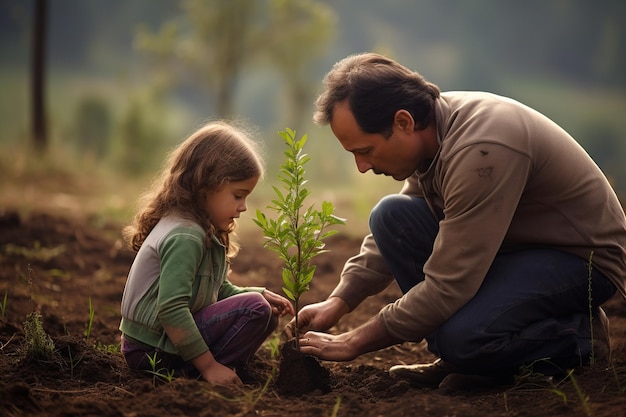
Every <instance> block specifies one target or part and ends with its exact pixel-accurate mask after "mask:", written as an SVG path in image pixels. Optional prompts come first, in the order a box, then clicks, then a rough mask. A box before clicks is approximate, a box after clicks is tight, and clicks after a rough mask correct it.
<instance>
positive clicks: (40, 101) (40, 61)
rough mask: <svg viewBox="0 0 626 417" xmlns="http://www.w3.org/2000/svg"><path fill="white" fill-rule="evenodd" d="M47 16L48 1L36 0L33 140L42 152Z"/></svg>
mask: <svg viewBox="0 0 626 417" xmlns="http://www.w3.org/2000/svg"><path fill="white" fill-rule="evenodd" d="M47 16H48V4H47V0H36V1H35V8H34V24H33V40H32V54H33V55H32V140H33V143H34V145H35V148H36V149H37V150H38V151H40V152H43V151H45V150H46V148H47V146H48V131H47V129H46V94H45V92H46V26H47V25H46V22H47Z"/></svg>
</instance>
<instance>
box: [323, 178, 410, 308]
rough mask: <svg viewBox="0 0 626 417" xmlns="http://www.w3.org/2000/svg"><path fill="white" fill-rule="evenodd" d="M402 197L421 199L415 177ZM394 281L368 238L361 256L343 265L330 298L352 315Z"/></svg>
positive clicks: (370, 236)
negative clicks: (341, 302)
mask: <svg viewBox="0 0 626 417" xmlns="http://www.w3.org/2000/svg"><path fill="white" fill-rule="evenodd" d="M401 194H407V195H414V196H421V195H422V192H421V190H420V188H419V185H418V182H417V177H416V176H412V177H409V178H408V179H407V180H406V182H405V184H404V187H403V188H402V191H401ZM393 280H394V278H393V275H392V274H391V272H390V271H389V268H388V267H387V263H386V262H385V260H384V259H383V256H382V255H381V254H380V251H379V250H378V246H376V242H374V237H373V236H372V235H371V234H369V235H367V236H366V237H365V238H364V239H363V242H362V243H361V249H360V251H359V253H358V254H357V255H355V256H353V257H352V258H350V259H348V261H347V262H346V264H345V265H344V267H343V271H342V272H341V278H340V280H339V284H338V285H337V287H336V288H335V289H334V290H333V292H332V293H331V294H330V297H339V298H341V299H343V300H344V301H345V302H346V303H347V304H348V306H349V307H350V310H351V311H352V310H354V309H355V308H356V307H357V306H358V305H359V304H360V303H361V302H363V300H365V299H366V298H367V297H369V296H371V295H374V294H377V293H379V292H381V291H383V290H384V289H385V288H387V287H388V286H389V284H391V283H392V282H393Z"/></svg>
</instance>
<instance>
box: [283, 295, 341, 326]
mask: <svg viewBox="0 0 626 417" xmlns="http://www.w3.org/2000/svg"><path fill="white" fill-rule="evenodd" d="M349 311H350V307H348V304H347V303H346V302H345V301H344V300H343V299H341V298H339V297H331V298H329V299H327V300H326V301H321V302H319V303H315V304H309V305H308V306H305V307H303V308H302V310H300V312H299V313H298V327H299V329H296V319H295V318H293V319H292V320H291V321H290V322H289V323H288V324H287V326H286V327H285V333H287V335H288V336H297V335H298V334H301V333H304V332H307V331H309V330H317V331H326V330H328V329H330V328H331V327H333V326H334V325H335V323H337V322H338V321H339V319H340V318H341V317H343V316H344V315H345V314H347V313H348V312H349Z"/></svg>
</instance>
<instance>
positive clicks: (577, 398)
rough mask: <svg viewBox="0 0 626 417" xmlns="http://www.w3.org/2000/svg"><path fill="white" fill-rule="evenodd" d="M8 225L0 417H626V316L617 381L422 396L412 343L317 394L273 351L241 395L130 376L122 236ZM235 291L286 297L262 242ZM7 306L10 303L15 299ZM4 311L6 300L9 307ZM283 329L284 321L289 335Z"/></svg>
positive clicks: (333, 257) (342, 244)
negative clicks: (413, 376)
mask: <svg viewBox="0 0 626 417" xmlns="http://www.w3.org/2000/svg"><path fill="white" fill-rule="evenodd" d="M94 223H95V222H90V221H88V220H80V219H78V218H67V217H62V216H58V215H57V216H52V215H48V214H31V215H28V216H19V215H18V214H17V213H14V212H4V213H2V212H0V306H1V307H2V309H1V311H0V313H1V314H0V375H2V378H1V379H0V415H2V416H37V417H70V416H105V417H107V416H110V417H122V416H125V417H130V416H133V417H142V416H161V415H167V416H171V417H175V416H214V415H220V416H221V415H231V416H288V415H290V416H363V417H368V416H372V417H374V416H400V417H408V416H411V417H412V416H417V415H429V416H469V417H473V416H476V417H478V416H480V417H486V416H487V417H488V416H568V417H569V416H589V415H593V416H600V417H602V416H607V417H609V416H610V417H616V416H621V415H624V403H625V401H626V397H625V395H626V394H625V392H624V391H625V389H626V352H625V348H624V346H625V341H626V303H624V302H623V300H621V299H619V298H617V297H616V298H614V299H613V300H611V301H610V302H609V303H608V305H607V306H606V311H607V314H608V316H609V318H610V320H611V335H612V344H613V349H614V352H613V353H614V354H613V362H612V364H611V367H610V368H608V369H602V368H599V369H581V370H577V371H576V372H575V373H574V374H572V375H571V377H569V378H566V379H564V380H562V381H553V382H552V383H550V384H546V383H545V382H537V381H533V380H532V379H530V378H527V379H523V380H520V381H518V383H517V384H516V385H514V386H497V387H490V388H485V387H478V386H476V387H465V388H461V389H456V390H452V391H451V390H444V389H422V388H416V387H413V386H411V385H410V384H408V383H407V382H404V381H398V380H395V379H393V378H391V377H390V376H389V374H388V372H387V370H388V369H389V367H390V366H392V365H394V364H398V363H412V362H426V361H429V360H432V359H433V358H432V356H431V355H430V354H429V353H428V352H427V351H426V350H425V349H424V346H423V345H422V344H411V343H405V344H402V345H398V346H394V347H390V348H388V349H384V350H381V351H378V352H373V353H370V354H367V355H363V356H361V357H359V358H358V359H356V360H354V361H352V362H348V363H332V362H322V363H321V364H320V366H321V367H322V368H323V369H324V370H325V371H326V372H327V376H328V378H327V379H325V380H324V381H323V384H322V386H321V387H318V388H313V389H301V388H303V386H304V385H305V381H304V380H298V379H297V378H296V380H295V381H293V380H292V381H291V382H290V383H289V384H290V385H291V386H292V388H293V390H288V391H285V390H284V389H279V385H278V383H277V381H278V374H279V372H278V370H279V366H280V359H279V358H280V357H279V356H278V354H277V353H276V349H275V348H274V347H272V344H271V343H268V344H266V345H265V346H264V347H262V348H261V349H260V350H259V352H258V353H257V355H256V356H255V358H254V360H253V361H252V362H251V363H250V366H249V369H248V370H247V375H246V378H243V379H244V380H245V382H246V384H245V385H244V386H243V387H219V386H212V385H210V384H208V383H206V382H202V381H196V380H188V379H182V378H179V379H174V380H172V381H168V380H167V378H164V377H159V376H155V375H147V374H141V373H138V372H133V371H130V370H129V369H128V368H127V367H126V365H125V362H124V360H123V358H122V356H121V354H120V353H119V331H118V325H119V319H120V317H119V303H120V300H121V296H122V291H123V288H124V282H125V277H126V274H127V272H128V269H129V267H130V264H131V262H132V260H133V256H134V254H133V253H132V252H130V251H128V250H127V249H125V247H124V245H123V244H122V241H121V239H120V229H121V226H120V225H115V224H97V225H96V224H94ZM240 241H241V244H242V250H241V252H240V254H239V256H238V257H237V258H235V260H234V264H233V276H232V280H233V281H234V282H236V283H237V284H240V285H260V286H266V287H268V288H270V289H271V290H273V291H276V292H280V291H281V289H280V285H281V279H280V276H281V275H280V261H279V260H278V259H276V257H275V256H274V255H273V254H271V253H270V252H268V250H267V249H265V248H263V247H262V244H261V242H262V238H261V236H253V235H250V236H242V237H241V238H240ZM359 244H360V240H359V239H352V238H347V237H342V236H340V235H339V236H334V237H333V238H331V239H329V241H328V242H327V247H328V249H330V252H328V253H325V254H323V255H320V256H319V257H318V258H317V259H316V261H317V264H318V267H317V275H316V278H315V279H314V281H313V283H312V285H311V290H310V291H309V292H307V293H306V294H305V295H304V297H303V303H304V304H307V303H310V302H315V301H318V300H322V299H324V298H326V297H327V295H328V294H329V293H330V291H331V290H332V289H333V288H334V286H335V285H336V283H337V279H338V275H339V273H340V271H341V268H342V266H343V263H344V262H345V260H346V259H347V258H348V257H349V256H352V255H353V254H355V253H356V252H357V251H358V248H359ZM5 294H6V298H5ZM399 294H400V293H399V290H398V289H397V288H396V287H395V286H391V287H390V288H388V289H387V290H386V291H385V292H384V293H381V294H379V295H377V296H375V297H371V298H370V299H368V300H367V301H366V302H364V303H363V304H362V305H361V306H360V307H359V308H358V309H356V310H355V311H353V312H352V313H350V314H349V315H348V316H346V317H344V318H343V319H342V320H341V321H340V322H339V323H338V325H337V326H336V327H335V328H333V329H331V331H332V332H342V331H346V330H349V329H352V328H354V327H356V326H358V325H360V324H362V323H363V322H365V321H366V320H367V319H368V318H369V317H371V316H372V315H373V314H375V313H376V312H377V311H378V310H379V309H380V308H381V307H382V306H383V305H385V304H386V303H389V302H391V301H393V300H394V299H395V298H397V297H398V295H399ZM4 300H6V301H4ZM31 312H39V313H40V314H41V324H42V327H43V329H44V330H45V332H46V333H47V334H48V335H49V336H50V337H51V339H52V341H53V344H54V350H53V352H51V353H50V354H49V356H44V357H40V358H37V359H33V358H32V357H30V356H29V355H27V354H26V348H27V346H28V344H27V343H26V340H25V334H24V322H25V320H26V317H27V316H28V315H29V314H30V313H31ZM284 324H286V321H285V322H283V323H281V327H280V328H282V325H284Z"/></svg>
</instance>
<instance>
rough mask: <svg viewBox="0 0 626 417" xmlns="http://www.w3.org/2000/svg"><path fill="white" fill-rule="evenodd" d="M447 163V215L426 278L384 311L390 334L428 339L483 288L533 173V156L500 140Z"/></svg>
mask: <svg viewBox="0 0 626 417" xmlns="http://www.w3.org/2000/svg"><path fill="white" fill-rule="evenodd" d="M445 163H446V165H447V169H446V170H445V176H444V177H443V180H442V190H443V201H445V203H444V207H443V210H444V219H443V220H442V221H441V222H440V224H439V233H438V235H437V238H436V239H435V242H434V247H433V252H432V254H431V256H430V258H429V259H428V261H427V262H426V264H425V266H424V273H425V280H424V281H423V282H421V283H419V284H418V285H416V286H415V287H413V288H412V289H411V290H410V291H409V292H407V293H406V294H405V295H404V296H403V297H401V298H399V299H398V300H397V301H396V302H395V303H393V304H389V305H388V306H386V307H385V308H384V309H383V310H381V312H380V315H381V316H382V319H383V320H384V322H385V324H386V326H387V329H388V330H389V332H390V333H391V334H392V335H394V336H396V337H399V338H401V339H403V340H407V341H419V340H421V339H423V338H424V337H425V336H427V335H428V334H429V333H431V332H432V331H433V330H435V329H436V328H437V327H438V326H439V325H440V324H441V323H443V322H444V321H445V320H447V319H448V318H450V317H451V316H452V315H453V314H454V313H455V312H456V311H457V310H458V309H460V308H461V307H462V306H463V305H464V304H465V303H467V302H468V301H469V300H470V299H471V298H472V297H473V296H474V294H475V293H476V292H477V291H478V288H479V287H480V285H481V283H482V281H483V279H484V277H485V275H486V274H487V271H488V269H489V267H490V266H491V264H492V262H493V260H494V258H495V256H496V254H497V252H498V250H499V248H500V246H501V244H502V242H503V240H504V237H505V235H506V233H507V230H508V228H509V225H510V223H511V219H512V218H513V215H514V213H515V210H516V208H517V205H518V203H519V200H520V197H521V195H522V193H523V192H524V188H525V185H526V183H527V181H528V176H529V175H530V174H529V173H530V172H531V161H530V158H529V157H528V155H525V154H523V153H520V152H518V151H515V150H513V149H510V148H507V147H506V146H503V145H500V144H489V143H480V144H475V145H472V146H468V147H466V148H465V149H463V150H461V151H459V152H458V153H457V154H456V155H454V156H452V157H451V158H450V160H449V161H446V162H445Z"/></svg>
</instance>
